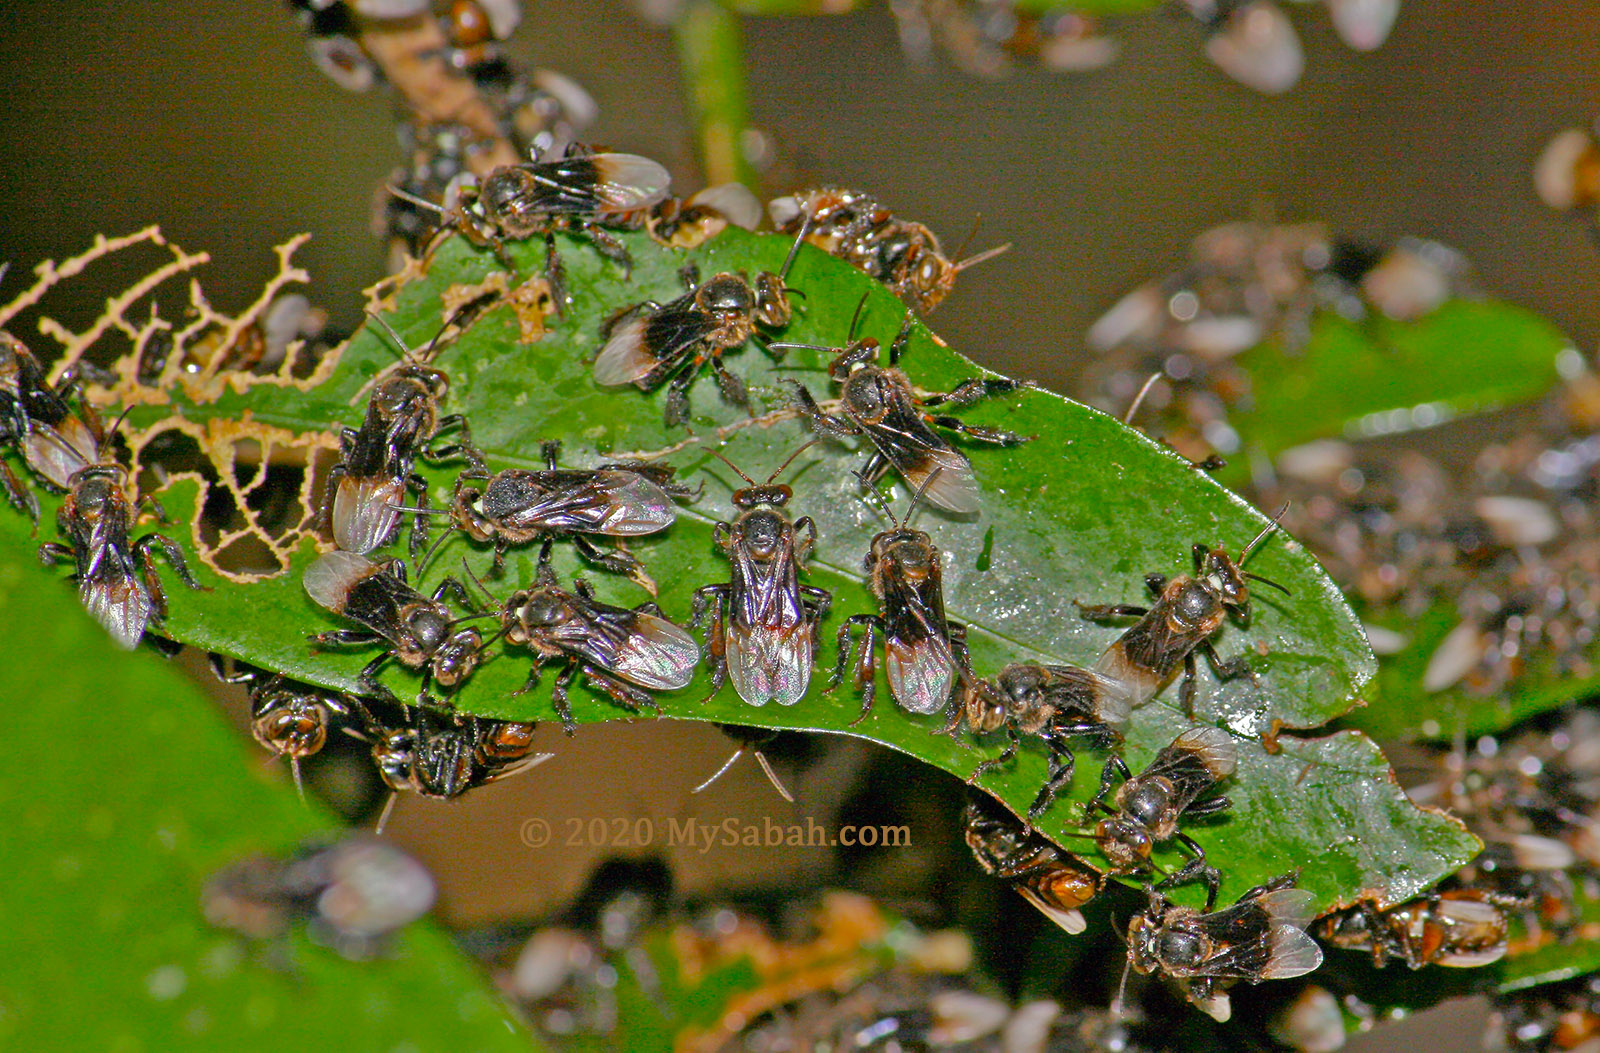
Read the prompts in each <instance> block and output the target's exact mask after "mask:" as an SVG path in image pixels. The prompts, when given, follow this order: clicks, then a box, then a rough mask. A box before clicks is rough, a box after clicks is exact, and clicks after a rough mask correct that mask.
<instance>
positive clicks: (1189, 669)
mask: <svg viewBox="0 0 1600 1053" xmlns="http://www.w3.org/2000/svg"><path fill="white" fill-rule="evenodd" d="M1199 683H1200V673H1199V670H1198V669H1196V668H1195V661H1194V652H1193V651H1190V652H1189V653H1188V654H1186V655H1184V656H1183V679H1182V680H1181V681H1180V682H1179V683H1178V705H1179V707H1180V708H1182V710H1183V715H1184V716H1186V717H1188V718H1189V719H1190V720H1193V719H1194V696H1195V693H1196V690H1197V688H1198V686H1199Z"/></svg>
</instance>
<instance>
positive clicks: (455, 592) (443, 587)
mask: <svg viewBox="0 0 1600 1053" xmlns="http://www.w3.org/2000/svg"><path fill="white" fill-rule="evenodd" d="M446 596H454V597H455V598H456V602H457V603H460V604H461V606H463V607H465V608H466V609H467V610H469V611H471V612H472V613H473V614H478V613H481V612H482V610H483V608H482V607H479V606H478V603H477V601H476V600H475V599H474V598H473V595H472V593H470V592H468V591H467V587H466V586H465V585H463V584H462V583H461V580H460V579H459V578H443V579H441V580H440V582H439V586H438V588H436V589H434V590H433V596H432V597H431V599H432V600H433V602H434V603H443V602H444V598H445V597H446Z"/></svg>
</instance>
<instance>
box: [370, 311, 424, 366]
mask: <svg viewBox="0 0 1600 1053" xmlns="http://www.w3.org/2000/svg"><path fill="white" fill-rule="evenodd" d="M367 317H368V318H369V319H371V320H372V321H374V322H377V323H378V325H380V326H382V327H383V331H384V332H386V333H388V334H389V339H390V340H393V341H394V343H395V345H396V346H397V347H399V348H400V352H401V353H400V356H399V357H400V360H401V361H402V362H409V361H411V360H412V359H413V358H415V357H416V355H415V353H414V352H413V351H412V350H411V345H410V344H407V343H406V341H405V338H404V337H402V336H401V335H400V334H399V333H397V332H395V331H394V326H392V325H390V324H389V321H388V319H386V318H384V317H383V316H382V315H381V314H378V313H377V312H376V311H373V310H370V309H369V310H368V311H367ZM384 346H385V347H389V345H388V344H385V345H384ZM389 350H391V351H393V350H394V348H392V347H390V348H389Z"/></svg>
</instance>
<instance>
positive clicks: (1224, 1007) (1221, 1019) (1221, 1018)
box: [1184, 973, 1299, 1024]
mask: <svg viewBox="0 0 1600 1053" xmlns="http://www.w3.org/2000/svg"><path fill="white" fill-rule="evenodd" d="M1295 975H1297V976H1298V975H1299V974H1298V973H1296V974H1295ZM1184 994H1186V995H1188V997H1189V1001H1190V1002H1191V1003H1193V1005H1194V1007H1195V1008H1196V1009H1198V1010H1200V1011H1201V1012H1202V1013H1204V1014H1205V1015H1206V1016H1209V1017H1210V1018H1211V1019H1213V1020H1215V1021H1216V1022H1217V1023H1219V1024H1226V1023H1227V1022H1228V1021H1229V1019H1231V1018H1232V1017H1233V1000H1232V999H1231V998H1229V997H1228V992H1226V991H1218V992H1216V993H1215V994H1213V995H1211V996H1210V997H1209V998H1201V997H1200V996H1199V995H1196V994H1195V993H1194V992H1192V991H1187V990H1186V991H1184Z"/></svg>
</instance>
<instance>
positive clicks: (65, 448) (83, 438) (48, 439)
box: [22, 417, 100, 490]
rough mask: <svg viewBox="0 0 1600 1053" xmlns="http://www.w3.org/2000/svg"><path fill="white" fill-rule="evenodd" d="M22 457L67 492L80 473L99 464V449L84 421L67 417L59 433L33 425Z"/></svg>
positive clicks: (23, 444)
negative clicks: (97, 462) (74, 476)
mask: <svg viewBox="0 0 1600 1053" xmlns="http://www.w3.org/2000/svg"><path fill="white" fill-rule="evenodd" d="M22 456H23V459H24V460H26V461H27V462H28V467H29V468H32V469H33V470H34V471H36V472H38V473H39V474H40V475H42V476H43V477H44V478H46V479H48V480H49V481H50V482H51V483H53V484H54V485H56V486H58V487H60V488H61V489H63V490H68V489H71V487H72V476H73V475H74V474H75V473H76V472H77V471H78V470H79V469H81V468H87V467H88V466H89V465H91V464H94V463H95V462H96V461H98V460H99V458H100V447H99V445H98V444H97V443H96V442H95V441H94V436H93V435H91V434H90V433H89V429H88V428H87V427H86V426H85V425H84V423H83V422H82V421H80V420H78V418H76V417H67V418H66V419H65V420H63V421H62V422H61V427H60V428H59V429H57V428H51V427H47V426H44V425H40V424H36V423H35V424H30V425H29V427H28V434H27V437H26V438H24V439H23V441H22Z"/></svg>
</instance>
